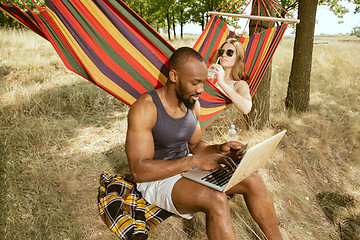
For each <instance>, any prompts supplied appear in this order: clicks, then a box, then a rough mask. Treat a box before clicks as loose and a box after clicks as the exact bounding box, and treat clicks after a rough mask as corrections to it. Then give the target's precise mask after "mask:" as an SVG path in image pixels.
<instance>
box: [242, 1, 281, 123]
mask: <svg viewBox="0 0 360 240" xmlns="http://www.w3.org/2000/svg"><path fill="white" fill-rule="evenodd" d="M254 3H255V6H254V10H253V13H254V14H257V12H258V4H257V2H256V1H253V4H254ZM265 3H266V7H267V9H268V11H269V12H270V15H271V16H274V15H275V14H274V13H273V11H274V10H273V8H272V7H271V5H269V4H268V3H267V2H266V1H265ZM259 7H260V15H261V16H267V12H266V9H265V8H264V7H263V6H262V4H260V6H259ZM256 23H257V20H252V21H250V24H249V33H250V35H252V34H254V33H259V32H262V31H264V30H265V29H267V28H269V22H268V21H259V23H258V26H257V28H256V31H255V26H256ZM273 26H274V23H273V22H272V23H271V25H270V27H273ZM271 68H272V63H271V62H270V64H269V67H268V69H267V70H266V72H265V73H264V76H263V78H262V80H261V82H260V84H259V86H258V88H257V89H256V92H255V94H254V96H253V99H252V102H253V106H252V109H251V111H250V113H249V114H248V115H247V116H245V120H246V122H247V124H248V126H252V127H255V128H257V129H261V128H263V127H265V126H267V125H268V123H269V115H270V82H271Z"/></svg>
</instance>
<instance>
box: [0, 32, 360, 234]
mask: <svg viewBox="0 0 360 240" xmlns="http://www.w3.org/2000/svg"><path fill="white" fill-rule="evenodd" d="M195 40H196V36H192V37H188V38H187V39H186V41H180V40H177V41H173V42H172V44H173V45H174V46H175V47H179V46H182V45H187V46H192V45H193V43H194V41H195ZM315 42H316V43H317V44H316V45H315V46H314V60H313V69H312V83H311V101H310V110H309V111H308V112H306V113H303V114H295V113H289V112H287V111H286V110H285V107H284V99H285V96H286V88H287V81H288V77H289V74H290V68H291V58H292V44H293V38H292V37H287V36H285V37H284V39H283V41H282V43H281V45H280V47H279V49H278V50H277V53H276V55H275V56H274V61H273V79H272V90H271V93H272V96H271V97H272V99H271V127H269V128H267V129H264V130H261V131H260V130H255V129H250V130H241V129H238V130H241V131H240V136H239V138H240V140H241V141H244V142H248V141H250V145H253V144H255V143H257V142H259V141H261V140H263V139H265V138H267V137H269V136H271V135H272V134H274V133H276V132H278V131H280V130H282V129H288V133H287V136H286V137H285V139H284V141H283V142H282V143H281V145H280V146H279V147H278V148H277V149H276V151H275V153H274V156H273V158H272V159H271V161H270V163H269V164H267V166H266V167H265V168H263V169H261V173H262V175H263V176H264V179H265V181H266V183H267V186H268V188H269V190H270V191H271V192H272V195H273V198H274V202H275V206H276V210H277V214H278V218H279V222H280V227H281V232H282V234H283V236H284V239H299V240H300V239H301V240H303V239H314V240H315V239H316V240H328V239H358V238H360V227H359V226H360V205H359V195H360V185H359V182H360V178H359V176H358V172H359V168H360V159H359V155H360V151H359V146H358V144H359V140H360V127H359V121H360V116H359V106H360V104H359V103H360V98H359V94H358V93H359V91H360V85H359V80H360V79H359V78H360V77H359V76H360V67H359V63H360V55H359V54H358V53H359V52H360V40H359V39H356V38H354V37H350V36H321V37H317V38H316V41H315ZM0 82H1V85H0V126H1V127H0V137H1V140H0V161H1V162H0V174H1V178H0V189H1V190H0V195H1V196H0V199H1V200H0V201H1V204H0V212H1V218H0V236H2V239H117V237H116V236H115V235H114V234H113V233H112V232H111V231H110V230H109V229H108V228H107V227H106V226H105V224H104V223H103V222H102V220H101V218H100V216H99V214H98V210H97V202H96V198H97V188H98V186H99V183H98V181H99V176H100V173H101V172H102V171H104V170H108V171H110V172H113V173H117V172H123V171H127V162H126V156H125V153H124V140H125V133H126V115H127V110H128V107H127V106H126V105H124V104H122V103H121V102H120V101H118V100H116V99H114V98H113V97H112V96H110V95H109V94H107V93H105V92H104V91H102V90H100V89H98V88H97V87H95V86H94V85H92V84H90V83H88V82H87V81H86V80H84V79H81V78H80V77H78V76H76V75H75V74H73V73H71V72H70V71H68V70H66V69H65V67H64V66H63V64H62V62H61V61H60V59H59V57H58V56H57V54H56V53H55V51H54V50H53V49H52V47H51V45H50V44H49V43H48V42H46V41H45V40H43V39H41V38H40V37H37V36H35V34H33V33H30V32H28V31H13V30H0ZM240 121H241V116H239V115H238V114H237V113H236V111H235V110H234V109H229V110H228V111H226V112H225V113H224V114H223V115H222V116H221V117H220V118H219V119H218V120H217V121H216V122H215V123H214V124H212V126H211V127H209V129H207V130H206V131H205V132H204V138H205V139H207V140H208V141H210V142H213V143H215V142H220V141H223V140H224V136H223V133H225V132H226V129H227V126H228V125H230V124H231V123H233V122H240ZM230 204H231V209H232V216H233V225H234V229H235V231H236V235H237V238H238V239H263V238H262V235H261V233H260V230H259V229H258V227H257V226H256V224H254V222H253V220H252V219H251V217H250V216H249V214H248V212H247V209H246V206H245V204H244V201H243V198H242V196H236V197H235V198H234V199H232V200H231V201H230ZM204 225H205V223H204V216H203V214H198V215H197V216H196V218H195V219H193V220H191V221H187V220H186V221H185V220H182V219H180V218H178V217H171V218H169V219H168V220H166V221H165V222H164V223H162V224H160V225H159V226H158V227H156V228H155V229H153V230H152V231H151V232H150V239H169V240H178V239H197V240H200V239H206V236H205V231H204Z"/></svg>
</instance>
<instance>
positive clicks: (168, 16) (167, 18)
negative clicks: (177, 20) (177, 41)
mask: <svg viewBox="0 0 360 240" xmlns="http://www.w3.org/2000/svg"><path fill="white" fill-rule="evenodd" d="M166 20H167V32H168V37H169V40H171V32H170V31H171V25H170V14H169V10H167V13H166Z"/></svg>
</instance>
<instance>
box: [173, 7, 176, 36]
mask: <svg viewBox="0 0 360 240" xmlns="http://www.w3.org/2000/svg"><path fill="white" fill-rule="evenodd" d="M172 25H173V32H174V39H176V22H175V15H174V11H172Z"/></svg>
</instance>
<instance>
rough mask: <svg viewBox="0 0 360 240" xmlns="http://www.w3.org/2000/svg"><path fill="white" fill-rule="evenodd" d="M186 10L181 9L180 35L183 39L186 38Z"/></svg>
mask: <svg viewBox="0 0 360 240" xmlns="http://www.w3.org/2000/svg"><path fill="white" fill-rule="evenodd" d="M183 22H184V10H183V9H181V11H180V37H181V39H183V38H184V23H183Z"/></svg>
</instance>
